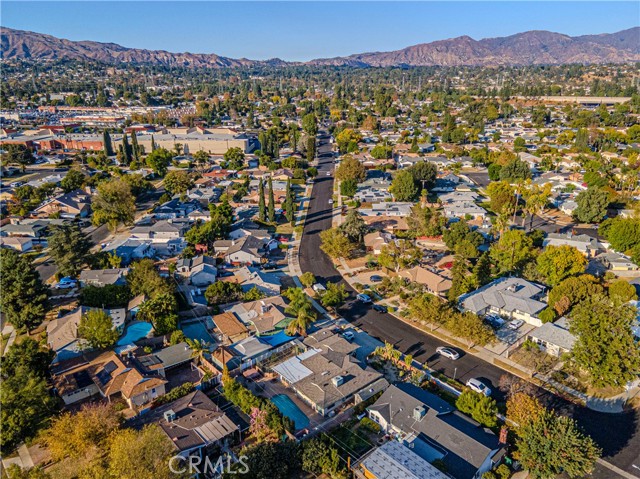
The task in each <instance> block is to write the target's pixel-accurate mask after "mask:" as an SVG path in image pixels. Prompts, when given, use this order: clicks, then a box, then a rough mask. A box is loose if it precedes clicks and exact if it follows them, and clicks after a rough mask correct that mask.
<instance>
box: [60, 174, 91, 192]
mask: <svg viewBox="0 0 640 479" xmlns="http://www.w3.org/2000/svg"><path fill="white" fill-rule="evenodd" d="M86 180H87V177H86V175H85V174H84V173H82V171H80V170H79V169H77V168H71V169H70V170H69V171H68V172H67V174H66V175H65V177H64V178H62V181H60V187H61V188H62V189H63V190H64V192H65V193H69V192H70V191H74V190H77V189H79V188H82V186H83V185H84V183H85V181H86Z"/></svg>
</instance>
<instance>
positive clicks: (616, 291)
mask: <svg viewBox="0 0 640 479" xmlns="http://www.w3.org/2000/svg"><path fill="white" fill-rule="evenodd" d="M608 292H609V297H610V298H611V299H612V300H613V301H616V302H618V303H628V302H629V301H636V300H637V299H638V293H636V288H635V287H634V286H633V285H632V284H630V283H627V282H626V281H625V280H623V279H619V280H618V281H614V282H613V283H611V284H610V285H609V290H608Z"/></svg>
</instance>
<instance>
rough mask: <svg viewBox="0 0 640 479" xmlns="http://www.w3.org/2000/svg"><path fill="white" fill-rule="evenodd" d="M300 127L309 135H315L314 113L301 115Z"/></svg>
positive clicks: (316, 128)
mask: <svg viewBox="0 0 640 479" xmlns="http://www.w3.org/2000/svg"><path fill="white" fill-rule="evenodd" d="M302 129H303V130H304V132H305V133H306V134H307V135H310V136H316V135H317V134H318V119H317V118H316V115H315V114H313V113H308V114H306V115H305V116H303V117H302Z"/></svg>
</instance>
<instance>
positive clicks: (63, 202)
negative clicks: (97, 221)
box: [33, 190, 91, 218]
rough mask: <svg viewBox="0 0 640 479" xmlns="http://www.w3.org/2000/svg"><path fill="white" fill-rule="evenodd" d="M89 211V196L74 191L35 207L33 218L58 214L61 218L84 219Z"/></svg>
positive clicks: (79, 191)
mask: <svg viewBox="0 0 640 479" xmlns="http://www.w3.org/2000/svg"><path fill="white" fill-rule="evenodd" d="M90 211H91V195H90V194H89V193H87V192H85V191H82V190H75V191H71V192H69V193H63V194H60V195H58V196H55V197H53V198H51V199H49V200H47V201H45V202H44V203H43V204H42V205H40V206H39V207H37V208H36V209H35V210H34V211H33V214H34V215H35V216H51V215H53V214H59V215H60V217H61V218H86V217H87V216H89V213H90Z"/></svg>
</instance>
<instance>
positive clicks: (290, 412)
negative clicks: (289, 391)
mask: <svg viewBox="0 0 640 479" xmlns="http://www.w3.org/2000/svg"><path fill="white" fill-rule="evenodd" d="M271 402H272V403H273V404H275V405H276V407H277V408H278V410H279V411H280V412H281V413H282V414H284V415H285V416H287V417H288V418H289V419H291V420H292V421H293V422H294V424H295V425H296V431H299V430H300V429H304V428H306V427H308V426H309V418H308V417H307V416H305V414H304V413H303V412H302V411H301V410H300V408H299V407H298V406H296V403H294V402H293V401H292V400H291V398H290V397H289V396H287V395H286V394H278V395H277V396H273V397H272V398H271Z"/></svg>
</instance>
